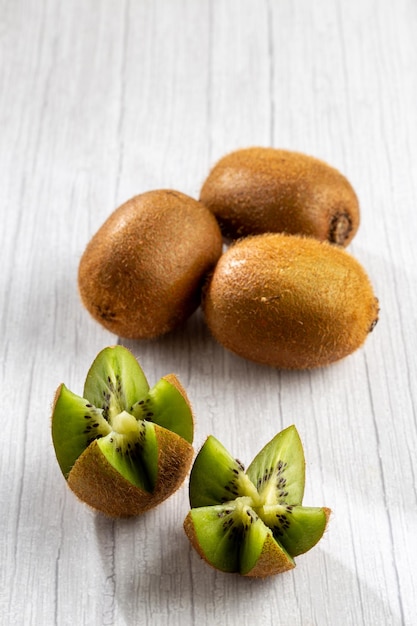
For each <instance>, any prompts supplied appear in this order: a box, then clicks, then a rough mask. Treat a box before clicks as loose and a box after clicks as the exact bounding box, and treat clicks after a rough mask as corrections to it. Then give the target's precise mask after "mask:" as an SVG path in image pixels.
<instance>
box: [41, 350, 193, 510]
mask: <svg viewBox="0 0 417 626" xmlns="http://www.w3.org/2000/svg"><path fill="white" fill-rule="evenodd" d="M193 431H194V421H193V413H192V409H191V406H190V402H189V400H188V398H187V395H186V392H185V390H184V389H183V387H182V385H181V383H180V382H179V380H178V379H177V378H176V376H175V375H174V374H169V375H168V376H164V377H163V378H162V379H161V380H160V381H158V382H157V383H156V385H155V386H154V387H153V388H152V389H150V388H149V385H148V382H147V380H146V378H145V375H144V373H143V371H142V368H141V367H140V365H139V363H138V362H137V360H136V359H135V357H134V356H133V354H132V353H131V352H130V351H129V350H128V349H127V348H124V347H123V346H110V347H108V348H105V349H104V350H102V351H101V352H100V353H99V354H98V355H97V357H96V359H95V360H94V362H93V364H92V365H91V368H90V370H89V372H88V374H87V378H86V381H85V385H84V392H83V396H82V397H81V396H78V395H76V394H75V393H73V392H72V391H70V390H69V389H68V388H67V387H66V386H65V385H64V384H61V385H60V386H59V387H58V389H57V391H56V394H55V399H54V403H53V410H52V440H53V445H54V449H55V453H56V458H57V461H58V463H59V466H60V468H61V471H62V473H63V475H64V477H65V479H66V480H67V483H68V485H69V487H70V488H71V489H72V491H73V492H74V493H75V494H76V495H77V496H78V497H79V498H80V499H81V500H82V501H83V502H85V503H87V504H88V505H90V506H91V507H93V508H94V509H96V510H98V511H100V512H102V513H104V514H105V515H107V516H109V517H129V516H133V515H140V514H141V513H144V512H145V511H147V510H148V509H150V508H152V507H154V506H156V505H157V504H159V503H160V502H162V501H163V500H165V499H166V498H167V497H168V496H169V495H171V494H172V493H173V492H174V491H175V490H176V489H177V488H178V487H179V486H180V485H181V484H182V482H183V481H184V479H185V477H186V475H187V473H188V471H189V469H190V466H191V462H192V457H193V448H192V445H191V444H192V441H193Z"/></svg>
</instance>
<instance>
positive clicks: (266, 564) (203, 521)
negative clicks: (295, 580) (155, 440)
mask: <svg viewBox="0 0 417 626" xmlns="http://www.w3.org/2000/svg"><path fill="white" fill-rule="evenodd" d="M304 482H305V460H304V452H303V447H302V444H301V440H300V437H299V435H298V432H297V430H296V428H295V426H289V427H288V428H286V429H285V430H283V431H282V432H280V433H278V434H277V435H276V436H275V437H274V438H273V439H272V440H271V441H270V442H269V443H268V444H267V445H266V446H265V447H264V448H263V449H262V450H261V451H260V452H259V454H257V456H256V457H255V458H254V460H253V461H252V463H251V464H250V466H249V467H248V469H247V471H246V472H245V470H244V467H243V466H242V464H241V462H240V461H238V460H236V459H233V457H232V456H231V455H230V454H229V452H228V451H227V450H226V449H225V448H224V446H223V445H222V444H221V443H220V442H219V441H218V440H217V439H216V438H215V437H213V436H210V437H208V438H207V440H206V442H205V443H204V445H203V446H202V448H201V450H200V451H199V453H198V454H197V457H196V459H195V461H194V465H193V468H192V470H191V474H190V484H189V496H190V505H191V510H190V512H189V513H188V515H187V517H186V519H185V521H184V529H185V532H186V534H187V536H188V538H189V539H190V541H191V543H192V545H193V547H194V548H195V549H196V550H197V552H198V553H199V555H200V556H201V557H202V558H203V559H204V560H205V561H207V562H208V563H209V564H210V565H212V566H213V567H215V568H216V569H219V570H221V571H224V572H236V573H240V574H243V575H245V576H254V577H261V578H263V577H265V576H269V575H272V574H278V573H281V572H284V571H286V570H289V569H292V568H293V567H295V562H294V557H295V556H298V555H299V554H303V553H304V552H307V551H308V550H310V549H311V548H312V547H313V546H314V545H316V543H317V542H318V541H319V540H320V539H321V537H322V535H323V533H324V531H325V528H326V525H327V521H328V519H329V515H330V509H328V508H326V507H322V508H318V507H304V506H302V500H303V495H304Z"/></svg>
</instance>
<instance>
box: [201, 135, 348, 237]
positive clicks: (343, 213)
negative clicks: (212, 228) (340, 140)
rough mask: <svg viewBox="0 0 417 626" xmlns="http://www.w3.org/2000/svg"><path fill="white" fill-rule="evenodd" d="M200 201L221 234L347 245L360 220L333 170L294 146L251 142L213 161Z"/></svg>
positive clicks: (345, 182)
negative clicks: (289, 236) (272, 234)
mask: <svg viewBox="0 0 417 626" xmlns="http://www.w3.org/2000/svg"><path fill="white" fill-rule="evenodd" d="M200 201H201V202H202V203H203V204H205V206H207V207H208V208H209V209H210V211H212V212H213V214H214V215H215V216H216V217H217V219H218V221H219V224H220V226H221V229H222V232H223V234H224V236H225V237H227V238H230V239H237V238H239V237H245V236H248V235H256V234H261V233H265V232H285V233H289V234H301V235H306V236H310V237H314V238H316V239H319V240H320V241H325V240H327V241H329V242H330V243H335V244H338V245H341V246H347V245H348V244H349V243H350V242H351V241H352V239H353V237H354V236H355V234H356V232H357V230H358V227H359V221H360V210H359V202H358V198H357V195H356V193H355V191H354V189H353V187H352V185H351V184H350V183H349V181H348V180H347V179H346V177H345V176H343V175H342V174H341V173H340V172H339V171H338V170H336V169H335V168H333V167H331V166H330V165H328V164H327V163H325V162H324V161H321V160H319V159H316V158H314V157H312V156H308V155H305V154H302V153H299V152H292V151H289V150H278V149H274V148H263V147H254V148H246V149H242V150H237V151H235V152H232V153H230V154H228V155H226V156H224V157H223V158H222V159H220V161H219V162H218V163H217V164H216V165H215V166H214V167H213V169H212V170H211V172H210V173H209V175H208V177H207V179H206V180H205V182H204V184H203V186H202V189H201V192H200Z"/></svg>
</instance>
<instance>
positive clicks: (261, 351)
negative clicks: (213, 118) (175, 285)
mask: <svg viewBox="0 0 417 626" xmlns="http://www.w3.org/2000/svg"><path fill="white" fill-rule="evenodd" d="M203 310H204V314H205V319H206V321H207V324H208V326H209V328H210V330H211V333H212V334H213V336H214V337H215V338H216V339H217V340H218V341H219V342H220V343H221V344H223V346H225V347H226V348H228V349H229V350H231V351H233V352H235V353H236V354H238V355H240V356H242V357H244V358H246V359H249V360H252V361H256V362H258V363H264V364H267V365H271V366H273V367H278V368H289V369H304V368H313V367H318V366H322V365H328V364H330V363H332V362H333V361H337V360H339V359H341V358H343V357H345V356H347V355H348V354H350V353H352V352H353V351H354V350H356V349H357V348H359V346H361V345H362V343H363V342H364V341H365V339H366V337H367V335H368V333H369V331H370V330H372V329H373V327H374V326H375V323H376V321H377V319H378V312H379V307H378V300H377V298H376V297H375V295H374V292H373V288H372V285H371V283H370V280H369V278H368V276H367V274H366V272H365V270H364V269H363V267H362V266H361V264H360V263H359V262H358V261H357V260H356V259H355V258H354V257H353V256H352V255H350V254H349V253H348V252H347V251H346V250H345V249H343V248H340V247H338V246H334V245H331V244H329V243H328V242H325V241H322V242H320V241H317V240H316V239H312V238H309V237H301V236H299V235H284V234H277V233H275V234H274V233H270V234H264V235H255V236H253V237H247V238H244V239H241V240H240V241H238V242H236V243H234V244H233V245H232V246H231V247H230V248H229V249H228V250H227V252H225V253H224V254H223V256H222V257H221V258H220V260H219V262H218V264H217V266H216V268H215V271H214V273H213V275H212V276H211V278H210V280H209V281H208V284H207V286H206V288H205V294H204V302H203Z"/></svg>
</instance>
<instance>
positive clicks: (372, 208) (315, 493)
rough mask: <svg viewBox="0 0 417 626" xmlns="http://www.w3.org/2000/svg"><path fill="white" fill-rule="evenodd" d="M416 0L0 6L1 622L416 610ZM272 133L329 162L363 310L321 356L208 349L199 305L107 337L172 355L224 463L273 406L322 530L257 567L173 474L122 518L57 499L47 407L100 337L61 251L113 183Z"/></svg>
mask: <svg viewBox="0 0 417 626" xmlns="http://www.w3.org/2000/svg"><path fill="white" fill-rule="evenodd" d="M416 58H417V5H416V3H415V2H414V1H413V0H397V2H396V3H392V2H388V0H380V1H379V2H378V3H376V2H375V1H374V0H361V1H360V2H359V0H358V1H356V0H352V1H351V2H349V3H347V2H343V0H316V1H315V2H310V1H309V0H297V1H293V2H285V1H284V0H279V1H278V0H277V1H274V0H263V1H260V0H199V1H198V2H193V1H192V0H142V1H141V2H133V0H122V1H116V0H100V1H99V0H90V2H83V1H82V0H72V1H70V0H63V1H62V2H54V1H53V0H16V1H14V2H8V1H7V0H0V132H1V135H0V211H1V222H0V250H1V261H2V272H1V278H0V289H1V291H0V307H1V321H0V324H1V325H0V341H1V390H2V408H1V417H2V437H1V450H0V524H1V526H0V528H1V535H0V623H1V624H4V625H5V626H12V625H13V626H14V625H19V626H20V625H21V624H24V625H25V626H31V625H34V626H35V625H36V626H38V625H39V624H48V625H49V624H56V625H59V626H64V625H68V626H69V625H73V624H76V625H77V626H81V625H89V624H94V625H98V624H103V625H125V624H126V625H130V624H156V625H161V626H165V625H167V626H177V625H178V626H179V625H180V624H181V625H182V626H183V625H187V624H190V625H191V624H194V623H199V624H208V625H211V624H213V625H214V624H223V625H225V626H236V625H238V624H239V626H246V625H247V626H249V625H251V624H253V623H255V624H258V625H259V626H269V625H272V624H274V626H275V625H278V626H287V625H289V624H291V625H292V626H297V625H300V626H324V625H326V626H327V625H329V626H330V625H331V626H333V625H334V624H338V625H342V626H350V625H352V626H359V625H364V626H368V625H369V624H372V625H373V624H375V625H376V624H378V625H389V626H399V625H406V626H411V625H412V624H415V620H416V617H415V616H416V614H417V604H416V597H417V573H416V568H415V564H414V561H415V555H416V554H417V539H416V537H417V493H416V491H417V490H416V483H417V466H416V454H415V451H416V449H417V418H416V409H417V386H416V384H415V381H416V380H417V350H416V348H417V328H416V324H415V311H416V310H417V289H416V285H417V248H416V245H415V236H416V232H417V217H416V210H415V205H416V203H417V176H416V163H417V116H416V114H415V110H416V102H417V74H416V71H415V59H416ZM250 145H273V146H276V147H281V148H287V149H292V150H300V151H303V152H306V153H307V154H312V155H313V156H316V157H318V158H322V159H324V160H327V161H328V162H329V163H330V164H331V165H333V166H334V167H337V168H339V169H340V170H341V171H342V172H343V173H344V174H345V175H346V176H347V177H348V178H349V180H350V181H351V183H352V184H353V186H354V187H355V189H356V191H357V193H358V196H359V199H360V204H361V210H362V222H361V226H360V229H359V232H358V235H357V236H356V238H355V240H354V242H353V243H352V245H351V246H350V251H351V252H352V253H353V254H354V255H355V256H356V257H357V258H358V259H359V260H360V261H361V262H362V263H363V265H364V266H365V268H366V269H367V271H368V273H369V275H370V277H371V279H372V281H373V283H374V286H375V290H376V292H377V294H378V297H379V299H380V302H381V319H380V322H379V324H378V325H377V327H376V329H375V331H374V333H373V334H372V336H370V337H369V339H368V340H367V342H366V344H365V346H364V347H363V348H362V349H360V350H359V351H358V352H356V353H355V354H354V355H352V356H350V357H349V358H347V359H345V360H343V361H341V362H339V363H337V364H335V365H333V366H331V367H329V368H326V369H322V370H314V371H311V372H292V373H290V372H284V371H276V370H272V369H268V368H266V367H262V366H257V365H255V364H252V363H249V362H246V361H244V360H243V359H239V358H238V357H235V356H233V355H231V354H229V353H226V351H225V350H223V349H222V348H221V347H220V346H219V345H217V344H216V343H215V342H214V341H213V340H212V338H211V337H210V335H209V333H208V331H207V330H206V328H205V326H204V322H203V319H202V317H201V314H200V312H197V313H196V314H195V315H194V316H193V317H192V318H191V319H190V320H189V322H188V323H187V324H186V325H185V327H184V328H181V329H179V330H177V331H175V332H173V333H171V334H170V335H167V336H166V337H163V338H162V339H160V340H156V341H144V342H124V343H125V345H128V346H129V347H130V348H131V349H132V350H133V351H134V353H135V355H136V356H137V357H138V358H139V360H140V362H141V364H142V366H143V368H144V370H145V372H146V374H147V376H148V378H149V382H150V383H151V384H153V383H155V382H156V381H157V380H158V378H159V377H161V376H163V375H164V374H167V373H169V372H171V371H172V372H175V373H176V374H177V375H178V376H179V378H180V380H181V381H182V383H183V384H184V386H185V387H186V389H187V393H188V394H189V397H190V399H191V402H192V403H193V406H194V410H195V414H196V422H197V424H196V438H195V447H196V449H198V448H199V447H200V445H201V444H202V443H203V441H204V439H205V438H206V436H207V435H209V434H211V433H212V434H214V435H215V436H216V437H218V438H219V439H220V440H221V441H222V442H223V443H224V445H225V446H226V447H227V448H228V449H230V451H231V452H232V453H233V454H234V455H235V456H238V457H239V458H240V459H241V460H242V461H243V462H245V463H249V462H250V460H251V459H252V458H253V456H254V455H255V454H256V452H257V451H258V450H259V449H260V448H261V447H262V446H263V445H264V443H266V442H267V441H268V440H269V439H270V438H271V437H272V436H273V435H274V434H275V433H276V432H277V431H278V430H280V429H281V428H284V427H285V426H288V425H289V424H292V423H295V424H296V426H297V428H298V430H299V432H300V435H301V438H302V440H303V442H304V446H305V454H306V460H307V485H306V494H305V503H306V504H311V505H318V506H319V505H326V506H329V507H331V508H332V509H333V511H334V513H333V516H332V518H331V522H330V526H329V530H328V532H327V533H326V535H325V537H324V539H323V540H322V541H321V543H320V544H319V545H318V546H317V547H316V548H315V549H314V550H312V551H311V552H309V553H308V554H306V555H304V556H301V557H298V558H297V559H296V561H297V567H296V568H295V570H293V571H292V572H289V573H287V574H284V575H282V576H279V577H276V578H273V579H270V580H266V581H248V580H246V579H244V580H242V579H240V578H238V577H235V576H232V575H224V574H221V573H219V572H216V571H214V570H212V569H210V568H209V567H208V566H207V565H205V564H204V563H203V562H201V561H200V559H199V558H198V557H197V555H196V554H195V553H194V552H193V551H192V550H191V548H190V547H189V545H188V541H187V539H186V537H185V535H184V532H183V530H182V521H183V519H184V517H185V516H186V514H187V512H188V497H187V485H186V484H185V485H184V486H183V487H182V489H181V490H180V491H178V492H177V493H176V494H175V495H174V496H173V497H172V498H171V499H169V500H168V501H167V502H165V503H164V504H162V505H161V506H160V507H159V508H157V509H156V510H154V511H151V512H149V513H148V514H146V515H145V516H143V517H142V518H139V519H137V520H131V521H117V522H114V521H110V520H108V519H106V518H103V517H101V516H99V515H96V514H95V513H93V512H91V511H90V510H89V509H87V508H86V507H85V506H83V505H81V504H80V503H79V502H78V501H76V499H75V497H74V496H73V495H72V493H71V492H70V491H69V490H68V489H67V487H66V485H65V482H64V480H63V478H62V476H61V475H60V472H59V468H58V465H57V463H56V460H55V457H54V452H53V447H52V442H51V437H50V421H49V420H50V406H51V403H52V400H53V396H54V391H55V389H56V387H57V386H58V385H59V383H61V382H65V384H66V385H67V386H68V387H69V388H70V389H72V390H73V391H74V392H76V393H77V392H78V393H80V392H81V390H82V385H83V382H84V378H85V375H86V372H87V369H88V367H89V365H90V363H91V361H92V360H93V358H94V356H95V355H96V353H97V352H98V351H99V350H100V349H101V348H103V347H105V346H106V345H110V344H112V343H116V342H117V341H118V338H117V337H114V336H112V335H110V334H109V333H107V332H106V331H105V330H103V329H102V328H101V327H99V326H98V325H97V324H96V323H95V322H94V321H93V320H92V319H91V318H90V317H89V316H88V314H87V313H86V311H84V310H83V309H82V306H81V304H80V301H79V297H78V293H77V285H76V276H77V267H78V262H79V258H80V256H81V254H82V252H83V250H84V248H85V245H86V244H87V242H88V240H89V238H90V237H91V236H92V235H93V233H94V232H95V231H96V230H97V229H98V227H99V226H100V225H101V224H102V223H103V222H104V220H105V219H106V217H107V216H108V215H109V213H110V212H111V211H112V210H113V209H114V208H116V206H118V205H119V204H121V203H122V202H124V201H125V200H127V199H128V198H129V197H131V196H133V195H135V194H137V193H140V192H142V191H146V190H149V189H157V188H169V187H170V188H174V189H178V190H180V191H183V192H184V193H188V194H190V195H192V196H194V197H197V196H198V193H199V190H200V187H201V184H202V182H203V180H204V178H205V176H206V175H207V173H208V170H209V168H210V167H211V166H212V165H213V164H214V162H215V161H216V160H217V159H218V158H220V157H221V156H222V155H223V154H225V153H226V152H228V151H229V150H233V149H236V148H239V147H245V146H250Z"/></svg>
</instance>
